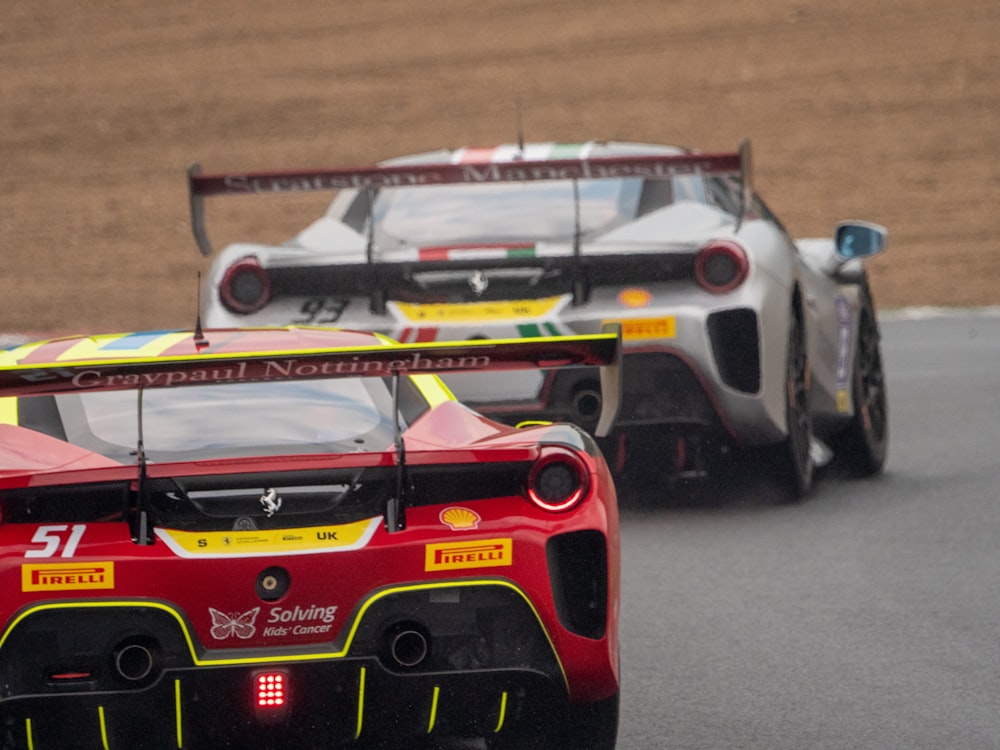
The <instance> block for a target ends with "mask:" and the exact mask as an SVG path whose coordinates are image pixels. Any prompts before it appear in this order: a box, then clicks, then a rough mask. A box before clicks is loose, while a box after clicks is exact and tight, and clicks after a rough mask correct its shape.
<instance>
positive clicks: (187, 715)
mask: <svg viewBox="0 0 1000 750" xmlns="http://www.w3.org/2000/svg"><path fill="white" fill-rule="evenodd" d="M263 671H279V672H281V673H283V674H284V675H285V680H286V684H287V686H288V689H287V700H288V703H287V707H285V708H280V709H268V710H257V709H256V708H255V705H254V701H253V693H254V689H255V677H256V675H257V674H258V673H260V672H263ZM560 696H563V697H562V698H560ZM564 696H565V691H564V690H560V686H559V685H558V684H557V682H556V681H554V680H552V679H551V678H549V677H547V676H546V675H544V674H541V673H539V672H534V671H531V670H525V669H520V670H513V669H509V670H503V669H501V670H470V671H465V672H456V673H450V674H399V673H396V672H392V671H390V670H387V669H386V668H385V667H384V666H382V665H381V663H380V662H379V660H378V659H374V658H348V659H343V660H340V661H338V662H336V663H331V662H311V663H309V662H307V663H297V664H288V665H280V666H272V667H267V668H265V667H258V668H253V667H248V666H234V667H211V668H188V669H180V670H172V671H170V672H169V673H165V674H164V675H163V677H162V679H160V680H158V681H157V682H156V683H155V684H154V685H151V686H150V687H148V688H145V689H143V690H140V691H119V692H113V693H80V694H75V695H59V696H56V695H49V696H30V697H22V698H18V699H16V700H12V701H7V702H6V703H5V704H4V706H3V717H4V723H5V726H6V729H5V731H7V732H8V733H9V735H10V738H11V740H12V744H9V745H7V744H5V745H4V746H5V747H8V746H9V747H11V748H60V749H61V750H75V749H76V748H80V749H81V750H82V749H83V748H128V749H129V750H145V749H147V748H149V749H150V750H154V749H155V750H159V749H161V748H162V749H163V750H167V749H172V750H176V749H177V748H184V749H185V750H199V749H200V748H206V749H210V750H214V749H216V748H224V747H232V748H250V747H267V748H271V749H272V750H278V749H282V748H288V749H289V750H292V749H294V750H311V749H312V748H321V747H322V748H330V747H336V746H339V745H341V744H348V745H349V744H351V743H353V742H355V741H357V742H367V741H370V740H381V739H390V738H391V739H392V745H390V746H406V744H407V743H406V738H416V737H428V736H429V737H435V736H467V737H472V736H492V735H495V734H504V733H515V732H520V731H524V730H525V729H527V728H528V727H533V726H541V725H542V724H543V722H549V723H551V722H552V721H553V718H554V717H558V716H560V715H562V714H563V713H565V711H566V706H567V704H566V701H565V698H564Z"/></svg>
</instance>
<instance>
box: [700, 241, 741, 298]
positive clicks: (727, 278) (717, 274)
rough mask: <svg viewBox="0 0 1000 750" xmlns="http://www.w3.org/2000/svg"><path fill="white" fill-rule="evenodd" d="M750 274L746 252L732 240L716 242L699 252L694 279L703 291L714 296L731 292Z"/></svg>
mask: <svg viewBox="0 0 1000 750" xmlns="http://www.w3.org/2000/svg"><path fill="white" fill-rule="evenodd" d="M749 273H750V259H749V258H748V257H747V252H746V250H744V249H743V247H742V246H741V245H739V244H738V243H736V242H733V241H732V240H714V241H712V242H710V243H709V244H707V245H705V246H704V247H703V248H702V249H701V250H699V251H698V255H697V257H696V258H695V261H694V278H695V281H697V282H698V284H699V286H701V288H702V289H704V290H706V291H708V292H712V294H723V293H725V292H731V291H732V290H733V289H735V288H736V287H738V286H739V285H740V284H742V283H743V282H744V281H745V280H746V277H747V274H749Z"/></svg>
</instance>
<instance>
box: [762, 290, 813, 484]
mask: <svg viewBox="0 0 1000 750" xmlns="http://www.w3.org/2000/svg"><path fill="white" fill-rule="evenodd" d="M784 394H785V424H786V426H787V430H788V435H787V437H786V438H785V439H784V440H782V441H781V442H780V443H778V444H777V445H775V446H773V447H772V448H771V449H770V450H769V454H770V455H769V458H770V460H769V461H766V462H765V465H769V467H770V469H771V473H772V476H773V478H774V479H775V481H776V482H777V484H778V487H777V489H778V492H779V495H780V496H779V500H780V501H781V502H789V503H791V502H797V501H799V500H801V499H802V498H803V497H805V496H806V495H807V494H809V491H810V490H811V489H812V482H813V470H814V468H815V467H814V465H813V459H812V454H811V453H810V445H811V444H812V438H813V429H812V415H811V414H810V412H809V359H808V355H807V352H806V336H805V329H804V327H803V324H802V321H801V320H800V318H799V316H798V313H797V311H796V310H794V309H793V310H792V312H791V319H790V321H789V325H788V353H787V356H786V358H785V378H784Z"/></svg>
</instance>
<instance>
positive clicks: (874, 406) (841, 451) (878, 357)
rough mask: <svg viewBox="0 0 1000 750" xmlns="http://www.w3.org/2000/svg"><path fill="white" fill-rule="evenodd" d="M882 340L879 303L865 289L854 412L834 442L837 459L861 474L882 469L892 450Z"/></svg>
mask: <svg viewBox="0 0 1000 750" xmlns="http://www.w3.org/2000/svg"><path fill="white" fill-rule="evenodd" d="M880 340H881V335H880V333H879V327H878V320H877V318H876V317H875V305H874V303H873V302H872V299H871V295H870V294H869V293H868V291H867V290H865V293H864V298H863V302H862V306H861V317H860V319H859V321H858V346H857V351H856V352H855V355H854V367H853V373H852V379H851V391H852V396H853V399H854V415H853V416H852V417H851V421H850V423H849V424H848V425H847V427H846V428H844V431H843V432H841V433H840V434H839V435H838V436H837V439H836V441H835V442H834V445H833V448H834V454H835V455H836V457H837V462H838V463H839V464H840V465H841V466H843V467H844V469H845V470H846V471H847V472H848V473H850V474H852V475H854V476H858V477H870V476H873V475H875V474H878V473H879V472H880V471H882V468H883V467H884V466H885V459H886V456H887V455H888V452H889V399H888V394H887V391H886V384H885V371H884V370H883V369H882V350H881V344H880Z"/></svg>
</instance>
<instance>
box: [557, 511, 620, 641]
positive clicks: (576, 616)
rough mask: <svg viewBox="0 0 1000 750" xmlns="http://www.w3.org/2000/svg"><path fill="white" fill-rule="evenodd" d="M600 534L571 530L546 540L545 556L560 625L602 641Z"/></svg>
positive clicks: (604, 579)
mask: <svg viewBox="0 0 1000 750" xmlns="http://www.w3.org/2000/svg"><path fill="white" fill-rule="evenodd" d="M607 552H608V550H607V542H606V540H605V538H604V534H602V533H601V532H599V531H593V530H590V531H574V532H572V533H569V534H561V535H559V536H555V537H552V538H551V539H549V542H548V545H547V547H546V555H547V557H548V563H549V578H550V580H551V583H552V596H553V598H554V599H555V604H556V612H557V614H558V615H559V621H560V622H561V623H562V624H563V626H564V627H565V628H566V629H567V630H569V631H571V632H573V633H577V634H578V635H582V636H585V637H587V638H602V637H603V636H604V631H605V627H606V623H607V614H608V554H607Z"/></svg>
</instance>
